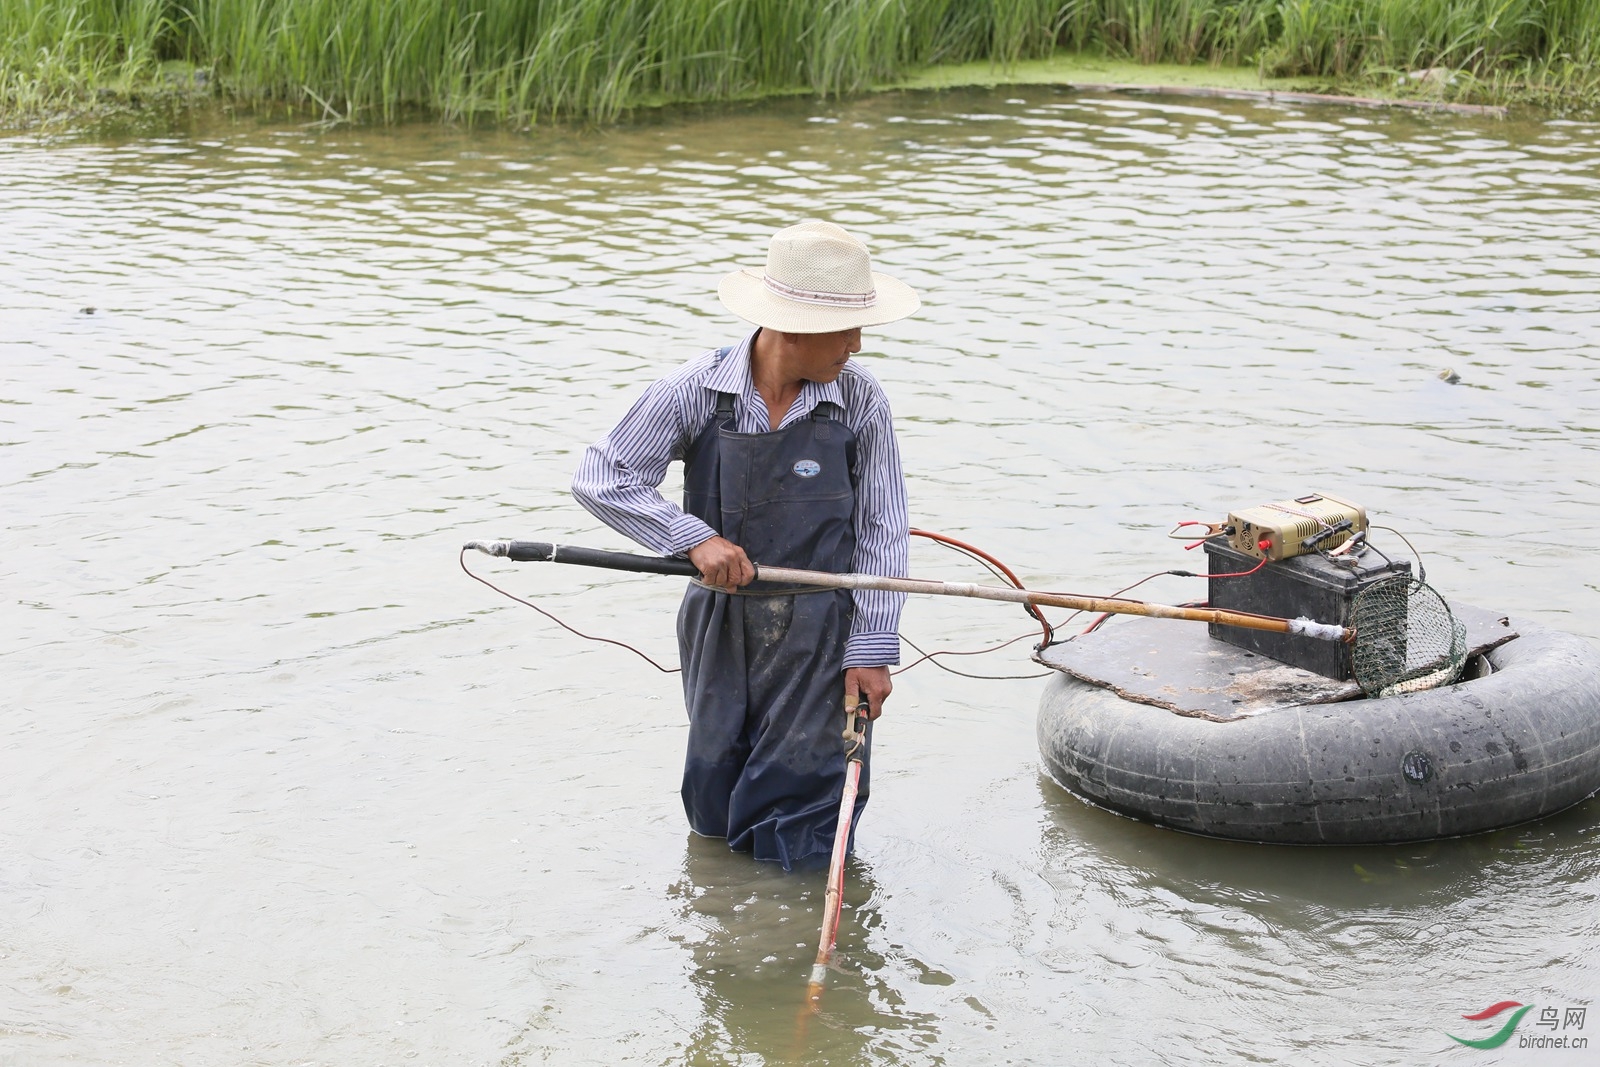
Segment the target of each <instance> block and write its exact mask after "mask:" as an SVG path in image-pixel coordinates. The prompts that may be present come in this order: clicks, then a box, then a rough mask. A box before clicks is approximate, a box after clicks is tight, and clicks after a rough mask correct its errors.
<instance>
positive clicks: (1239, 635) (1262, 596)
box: [1205, 536, 1411, 681]
mask: <svg viewBox="0 0 1600 1067" xmlns="http://www.w3.org/2000/svg"><path fill="white" fill-rule="evenodd" d="M1205 549H1206V556H1207V557H1208V558H1209V561H1210V573H1209V582H1208V584H1209V586H1210V597H1211V601H1210V606H1211V607H1213V608H1223V609H1226V610H1228V611H1248V612H1251V613H1252V614H1255V615H1272V616H1275V617H1277V618H1281V619H1298V618H1308V619H1312V620H1314V621H1316V622H1324V623H1332V624H1336V625H1339V626H1349V625H1350V605H1351V604H1352V603H1353V602H1354V601H1355V598H1356V594H1357V593H1360V592H1361V591H1362V590H1363V589H1365V588H1367V586H1369V585H1373V584H1374V583H1377V582H1381V581H1383V580H1385V579H1387V578H1396V577H1398V578H1409V577H1411V562H1410V561H1409V560H1399V559H1385V558H1384V557H1383V556H1381V555H1379V554H1377V553H1376V552H1370V551H1369V552H1368V553H1366V555H1365V556H1363V557H1361V558H1360V559H1356V560H1353V561H1350V562H1348V563H1335V562H1334V561H1333V560H1331V559H1328V558H1327V557H1325V556H1322V555H1320V554H1315V553H1313V554H1310V555H1304V556H1295V557H1293V558H1292V559H1285V560H1275V561H1268V562H1266V563H1262V561H1261V560H1260V559H1259V558H1257V557H1255V556H1247V555H1245V554H1244V553H1243V552H1240V551H1239V550H1238V549H1236V548H1234V547H1232V546H1231V545H1229V544H1228V539H1227V537H1225V536H1219V537H1213V538H1210V539H1208V540H1207V541H1206V543H1205ZM1258 567H1259V569H1256V568H1258ZM1246 572H1253V573H1246ZM1209 625H1210V633H1211V636H1212V637H1213V638H1215V639H1216V640H1218V641H1221V642H1223V643H1225V644H1229V645H1233V646H1234V647H1235V648H1243V649H1246V650H1248V651H1251V652H1255V653H1259V654H1260V655H1263V656H1266V657H1267V658H1269V659H1274V660H1277V661H1278V662H1279V663H1287V664H1289V665H1290V666H1292V667H1301V668H1303V669H1305V670H1308V671H1311V672H1312V673H1313V674H1320V675H1322V676H1323V677H1324V678H1335V679H1338V680H1340V681H1343V680H1344V679H1347V678H1350V677H1351V676H1352V671H1351V667H1350V645H1349V644H1347V643H1345V642H1343V641H1320V640H1318V639H1316V638H1314V637H1306V636H1304V635H1301V634H1282V633H1275V632H1273V631H1271V630H1247V629H1245V628H1243V627H1240V626H1221V625H1218V624H1217V623H1211V624H1209Z"/></svg>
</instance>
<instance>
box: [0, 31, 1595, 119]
mask: <svg viewBox="0 0 1600 1067" xmlns="http://www.w3.org/2000/svg"><path fill="white" fill-rule="evenodd" d="M1062 56H1066V57H1069V58H1068V67H1069V69H1074V68H1073V67H1072V60H1071V58H1070V57H1078V59H1079V60H1080V61H1091V62H1092V61H1095V60H1106V61H1115V62H1133V63H1138V64H1156V63H1162V64H1177V65H1187V66H1191V67H1198V68H1201V69H1203V70H1205V71H1207V72H1208V73H1207V74H1206V75H1205V77H1207V78H1208V79H1210V80H1211V81H1212V83H1221V84H1237V79H1238V78H1240V77H1246V78H1254V79H1258V81H1257V82H1256V84H1261V82H1260V80H1259V79H1295V80H1296V81H1297V82H1299V83H1300V84H1305V82H1306V81H1308V80H1309V81H1310V82H1314V83H1316V84H1318V85H1319V86H1321V87H1324V88H1340V89H1343V90H1345V91H1350V92H1364V93H1369V94H1396V93H1398V94H1416V95H1423V94H1433V95H1436V96H1440V97H1444V98H1449V99H1456V100H1466V101H1476V102H1506V101H1518V100H1531V101H1536V102H1540V103H1546V104H1554V105H1557V106H1574V107H1586V108H1587V107H1594V106H1596V105H1597V103H1600V0H0V120H6V121H9V122H10V123H12V124H15V123H16V122H18V121H23V120H27V119H34V120H37V119H40V118H42V117H48V116H50V115H91V116H92V115H93V114H94V113H95V111H96V110H97V109H108V108H109V109H115V108H118V107H125V106H129V105H131V104H138V103H150V102H154V101H166V102H171V103H174V104H176V105H177V106H192V105H193V104H195V103H196V102H200V101H209V100H221V101H225V102H229V103H235V104H244V105H265V104H288V105H293V106H296V107H298V108H301V109H309V110H310V111H311V112H312V113H313V114H314V115H318V116H321V117H326V118H329V119H341V120H342V119H346V118H357V119H367V120H393V119H395V118H397V117H399V116H401V115H402V114H407V113H411V112H413V111H415V110H417V109H424V110H426V111H428V112H430V113H433V114H436V115H438V116H441V117H443V118H446V119H450V120H462V119H472V118H476V117H492V118H496V119H499V120H503V121H517V122H528V121H538V120H541V119H546V118H551V117H563V118H576V119H583V120H594V121H607V120H611V119H614V118H616V117H617V116H619V115H620V114H622V113H623V112H624V111H626V110H627V109H628V108H630V107H635V106H639V105H643V104H657V103H667V102H676V101H685V102H687V101H709V100H727V99H740V98H749V97H755V96H760V95H764V94H770V93H782V92H808V93H817V94H838V93H849V92H856V91H861V90H864V89H868V88H871V87H874V86H879V85H885V84H910V83H914V82H915V81H916V80H918V79H920V80H922V81H924V82H931V81H937V80H938V79H937V75H936V74H930V72H937V71H941V70H942V71H947V72H948V71H967V72H968V75H967V76H969V77H970V78H971V80H976V81H984V80H1004V76H1005V74H1006V72H1008V71H1013V70H1019V69H1023V68H1020V67H1018V64H1019V63H1025V62H1026V61H1038V60H1046V59H1050V58H1051V57H1062ZM1028 69H1031V70H1033V71H1035V72H1037V71H1039V70H1041V69H1046V68H1041V67H1039V66H1038V65H1037V64H1036V63H1035V64H1030V65H1029V67H1028ZM1424 71H1428V72H1432V73H1430V74H1429V75H1428V76H1426V77H1421V76H1418V75H1419V74H1420V72H1424ZM1119 80H1120V79H1119ZM1167 80H1169V81H1170V79H1167ZM949 83H950V79H949V78H948V77H947V78H946V84H949Z"/></svg>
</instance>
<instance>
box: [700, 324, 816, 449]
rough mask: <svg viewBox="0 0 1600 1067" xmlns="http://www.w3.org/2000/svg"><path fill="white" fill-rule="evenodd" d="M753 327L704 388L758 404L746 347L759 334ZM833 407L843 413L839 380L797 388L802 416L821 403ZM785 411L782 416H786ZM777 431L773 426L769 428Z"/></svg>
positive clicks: (707, 380)
mask: <svg viewBox="0 0 1600 1067" xmlns="http://www.w3.org/2000/svg"><path fill="white" fill-rule="evenodd" d="M760 332H761V331H760V328H759V327H757V328H756V329H754V330H751V331H750V332H749V333H748V334H746V335H745V337H744V339H743V340H741V341H740V342H739V343H738V344H736V345H734V346H733V348H732V350H731V351H729V352H728V354H727V355H726V356H724V357H723V359H722V362H721V363H719V364H717V368H716V369H715V370H713V371H712V372H711V376H710V377H708V378H707V379H706V383H705V385H706V388H707V389H711V390H714V391H716V392H719V393H733V394H734V395H735V396H741V397H744V398H745V400H746V401H751V402H754V401H759V399H760V396H759V394H758V393H757V392H756V382H755V378H754V377H752V376H751V374H750V348H751V346H752V345H754V344H755V340H756V334H757V333H760ZM824 402H826V403H830V404H834V405H836V406H837V407H838V408H839V410H841V411H843V410H844V390H843V389H841V388H839V379H837V378H835V379H834V380H833V381H831V382H805V383H803V384H802V385H801V386H800V410H801V412H803V413H804V414H807V415H809V414H811V412H812V411H814V410H815V409H816V406H817V405H818V404H821V403H824ZM787 414H788V413H787V412H785V416H787ZM773 429H777V427H773Z"/></svg>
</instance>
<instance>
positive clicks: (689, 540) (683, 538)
mask: <svg viewBox="0 0 1600 1067" xmlns="http://www.w3.org/2000/svg"><path fill="white" fill-rule="evenodd" d="M715 536H717V531H715V530H713V529H712V528H711V527H710V526H708V525H706V523H705V521H704V520H703V519H697V518H695V517H694V516H693V515H680V516H679V517H678V518H676V519H673V520H672V525H670V526H668V527H667V542H668V544H669V546H670V547H669V549H668V554H669V555H673V556H682V555H684V554H686V553H687V552H688V551H689V550H690V549H691V548H693V547H694V546H695V545H698V544H699V543H700V542H702V541H708V540H710V539H711V538H713V537H715Z"/></svg>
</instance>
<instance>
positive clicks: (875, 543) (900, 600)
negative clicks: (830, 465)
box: [844, 394, 911, 668]
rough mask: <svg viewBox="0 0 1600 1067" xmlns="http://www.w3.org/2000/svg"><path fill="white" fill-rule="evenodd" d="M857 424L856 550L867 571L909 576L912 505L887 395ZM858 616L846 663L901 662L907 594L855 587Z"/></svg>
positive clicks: (858, 565)
mask: <svg viewBox="0 0 1600 1067" xmlns="http://www.w3.org/2000/svg"><path fill="white" fill-rule="evenodd" d="M875 401H876V403H875V404H874V406H873V408H872V410H871V411H870V412H869V414H868V416H867V418H866V420H865V421H864V422H863V424H862V425H861V426H859V427H857V429H856V516H855V523H856V554H855V563H854V567H853V569H854V570H855V571H857V572H858V573H861V574H876V575H881V576H883V577H886V578H903V577H905V574H906V568H907V566H908V562H909V561H908V557H909V555H910V540H911V533H910V526H911V522H910V519H909V517H908V515H907V510H906V485H905V476H904V474H903V473H902V471H901V468H900V445H899V443H898V442H897V441H896V440H895V436H894V422H893V419H892V417H891V415H890V412H889V404H888V401H887V400H885V399H884V398H883V396H882V394H879V395H878V396H877V397H875ZM854 596H855V602H856V617H855V621H854V622H853V623H852V624H851V627H850V637H849V639H848V640H847V641H846V642H845V646H844V665H845V667H847V668H848V667H884V666H889V665H892V664H896V663H899V662H900V610H901V608H902V607H904V606H905V602H906V595H905V594H904V593H890V592H885V591H883V590H877V589H858V590H855V592H854Z"/></svg>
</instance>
